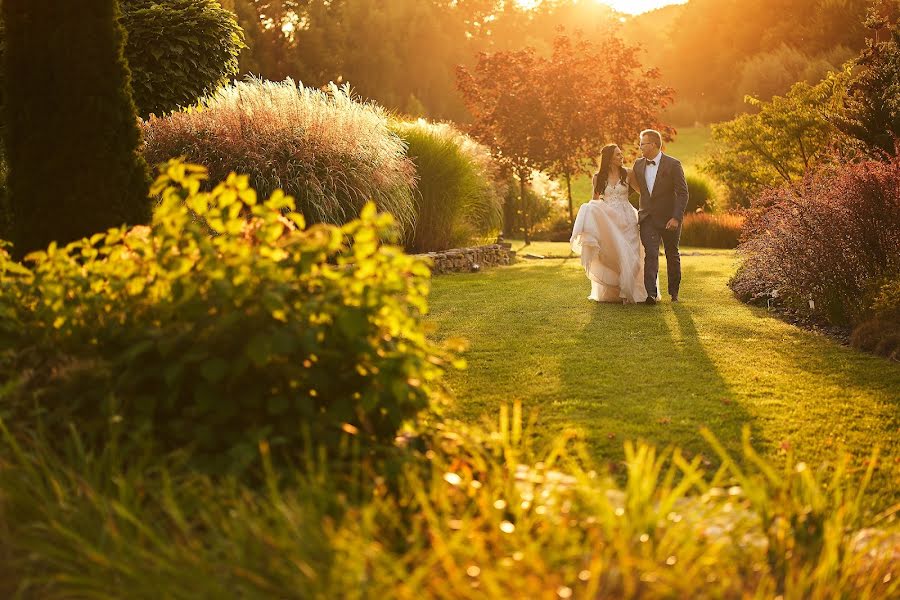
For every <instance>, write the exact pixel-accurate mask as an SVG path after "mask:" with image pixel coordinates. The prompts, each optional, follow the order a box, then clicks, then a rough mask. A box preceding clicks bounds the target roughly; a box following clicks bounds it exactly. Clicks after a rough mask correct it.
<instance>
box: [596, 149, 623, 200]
mask: <svg viewBox="0 0 900 600" xmlns="http://www.w3.org/2000/svg"><path fill="white" fill-rule="evenodd" d="M618 147H619V146H618V145H616V144H607V145H605V146H603V150H601V151H600V170H599V171H597V173H595V174H594V193H595V194H602V193H603V192H605V191H606V181H607V180H608V179H609V166H610V163H611V162H612V157H613V152H615V151H616V148H618ZM619 181H621V183H622V185H624V186H625V187H628V171H626V170H625V167H621V166H620V167H619Z"/></svg>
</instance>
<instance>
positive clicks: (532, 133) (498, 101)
mask: <svg viewBox="0 0 900 600" xmlns="http://www.w3.org/2000/svg"><path fill="white" fill-rule="evenodd" d="M544 62H545V60H544V59H542V58H540V57H539V56H537V55H536V53H535V51H534V48H525V49H522V50H516V51H511V52H494V53H490V54H488V53H484V52H483V53H481V54H479V56H478V63H477V64H476V65H475V68H474V72H469V70H468V69H466V68H465V67H463V66H460V67H457V87H458V88H459V90H460V92H461V93H462V95H463V100H464V102H465V104H466V106H467V107H468V109H469V111H470V112H471V113H472V116H473V117H474V123H473V125H472V128H471V132H470V133H471V134H472V136H473V137H475V138H476V139H478V140H479V141H481V142H482V143H483V144H485V145H487V146H488V147H489V148H490V149H491V153H492V154H493V155H494V156H495V157H496V158H497V159H498V160H500V162H502V163H503V164H504V165H506V166H507V167H508V168H510V169H511V170H512V172H513V173H514V174H515V176H516V178H517V179H518V181H519V200H520V202H519V205H520V206H522V207H523V210H527V208H525V207H526V206H527V203H526V202H525V198H526V195H525V187H526V186H527V185H528V182H529V180H530V179H531V173H532V171H533V170H535V169H538V170H540V169H541V168H543V167H544V166H545V162H544V160H545V159H544V155H545V149H546V146H547V135H548V133H549V130H548V125H549V122H550V121H549V119H548V118H547V115H546V114H545V111H546V108H547V101H546V99H545V98H544V91H543V89H542V87H541V86H540V85H538V78H539V77H540V73H541V72H542V71H543V70H544ZM511 210H513V207H511V206H509V205H508V204H507V205H506V206H505V207H504V211H505V214H504V228H508V227H509V224H510V223H511V222H512V219H511V218H510V216H511V215H510V213H509V211H511ZM523 217H524V221H525V232H524V233H525V241H526V242H528V241H530V239H529V238H530V228H531V227H530V225H531V224H530V221H529V216H528V215H527V214H524V215H523ZM505 233H506V234H507V235H509V234H510V233H512V232H511V231H509V230H508V229H507V230H506V231H505Z"/></svg>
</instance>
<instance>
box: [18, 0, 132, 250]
mask: <svg viewBox="0 0 900 600" xmlns="http://www.w3.org/2000/svg"><path fill="white" fill-rule="evenodd" d="M118 18H119V8H118V2H117V0H82V1H81V2H58V1H56V0H5V1H4V2H3V19H4V22H5V24H6V82H7V86H6V94H5V95H6V106H5V116H4V117H5V122H6V136H5V138H6V139H5V142H6V149H7V160H8V163H9V194H10V198H9V204H10V207H11V210H12V216H13V227H12V235H13V241H14V244H15V247H14V250H15V254H16V255H17V256H23V255H24V254H25V253H27V252H29V251H32V250H35V249H38V248H44V247H46V246H47V245H48V244H49V243H50V242H52V241H57V242H59V243H67V242H70V241H72V240H76V239H79V238H81V237H84V236H89V235H91V234H93V233H96V232H98V231H104V230H106V229H107V228H109V227H116V226H119V225H122V224H123V223H128V224H134V223H143V222H146V221H147V220H148V219H149V217H150V201H149V199H148V194H147V192H148V189H149V185H150V178H149V170H148V168H147V164H146V162H145V161H144V160H143V158H142V157H141V156H140V155H139V153H138V148H139V145H140V130H139V128H138V123H137V118H136V114H135V106H134V102H133V100H132V97H131V89H130V83H129V81H130V73H129V70H128V66H127V64H126V62H125V59H124V57H123V45H124V35H123V31H122V28H121V26H120V25H119V23H118Z"/></svg>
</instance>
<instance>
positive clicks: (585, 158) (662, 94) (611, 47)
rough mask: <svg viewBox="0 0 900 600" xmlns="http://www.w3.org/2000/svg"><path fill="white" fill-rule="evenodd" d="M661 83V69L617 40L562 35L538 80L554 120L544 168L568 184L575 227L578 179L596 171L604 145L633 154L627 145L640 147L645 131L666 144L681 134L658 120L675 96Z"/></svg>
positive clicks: (545, 153)
mask: <svg viewBox="0 0 900 600" xmlns="http://www.w3.org/2000/svg"><path fill="white" fill-rule="evenodd" d="M657 79H659V73H658V72H657V70H656V69H649V70H644V69H643V67H642V66H641V63H640V60H639V59H638V48H637V47H633V46H627V45H625V44H624V43H623V42H622V41H621V40H620V39H618V38H616V37H613V36H609V37H607V38H605V39H604V40H603V41H601V42H599V43H598V42H594V41H592V40H588V39H585V38H584V37H583V36H582V35H581V34H579V33H576V35H575V36H574V37H572V38H570V37H568V36H566V35H563V34H562V33H560V35H558V36H557V37H556V39H555V40H554V42H553V53H552V55H551V56H550V58H549V59H548V60H546V61H545V62H544V64H543V72H542V73H541V75H540V79H539V80H538V81H539V82H540V85H541V86H542V87H543V89H544V98H545V100H546V103H547V106H546V109H545V114H546V115H547V118H548V121H549V122H548V124H547V127H548V130H549V131H548V135H547V136H546V137H547V146H546V147H545V149H544V168H545V169H546V170H547V171H548V172H549V173H550V174H551V175H553V176H555V177H560V178H562V179H563V180H564V181H565V183H566V192H567V196H568V199H569V222H570V223H571V222H572V218H573V206H572V178H573V177H574V176H576V175H578V174H579V173H586V172H589V171H590V170H591V169H592V168H593V167H594V166H595V165H594V159H595V158H596V157H597V156H599V155H600V150H601V149H602V148H603V146H604V145H606V144H608V143H616V144H619V145H620V146H622V147H623V149H624V151H625V152H626V153H628V148H627V147H626V146H625V144H624V142H626V141H635V142H636V141H637V137H638V132H640V131H641V130H642V129H647V128H653V129H657V130H659V131H661V132H662V133H663V135H664V136H665V137H666V139H671V136H672V135H673V134H674V133H675V130H674V129H673V128H672V127H670V126H668V125H665V124H663V123H661V122H660V121H659V116H658V115H659V111H660V110H661V109H663V108H665V107H666V106H667V105H668V104H669V103H670V102H671V101H672V98H673V95H674V91H673V90H672V89H671V88H668V87H663V86H661V85H659V84H658V83H657V82H656V80H657Z"/></svg>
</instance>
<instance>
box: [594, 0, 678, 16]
mask: <svg viewBox="0 0 900 600" xmlns="http://www.w3.org/2000/svg"><path fill="white" fill-rule="evenodd" d="M597 2H600V3H602V4H608V5H610V6H612V7H613V8H614V9H616V10H617V11H619V12H623V13H628V14H629V15H638V14H641V13H645V12H648V11H651V10H654V9H657V8H661V7H663V6H667V5H669V4H684V3H685V2H687V0H597Z"/></svg>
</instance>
